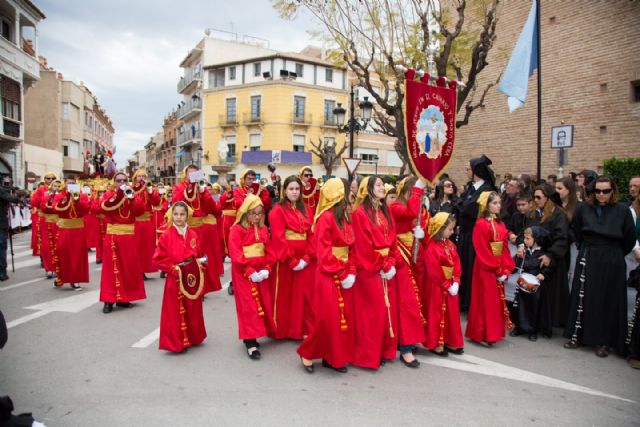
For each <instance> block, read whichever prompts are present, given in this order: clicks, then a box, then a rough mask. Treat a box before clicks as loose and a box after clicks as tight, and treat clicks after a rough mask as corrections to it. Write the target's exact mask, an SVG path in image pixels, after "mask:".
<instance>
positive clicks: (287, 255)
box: [269, 203, 315, 340]
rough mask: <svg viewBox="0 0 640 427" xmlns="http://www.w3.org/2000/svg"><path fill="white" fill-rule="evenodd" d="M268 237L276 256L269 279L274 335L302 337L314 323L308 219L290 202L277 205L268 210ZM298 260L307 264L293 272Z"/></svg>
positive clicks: (311, 246)
mask: <svg viewBox="0 0 640 427" xmlns="http://www.w3.org/2000/svg"><path fill="white" fill-rule="evenodd" d="M269 225H270V228H271V240H272V242H273V251H274V253H275V256H276V263H275V266H274V270H275V272H274V280H272V281H271V286H272V289H271V300H272V301H273V318H274V322H275V325H276V330H275V333H274V334H273V338H276V339H286V338H289V339H295V340H300V339H302V337H303V335H309V332H310V330H311V327H312V325H313V307H312V304H311V303H312V301H313V288H314V281H313V278H314V274H315V271H314V270H315V265H313V263H312V258H313V252H314V248H313V245H312V243H311V242H312V240H311V239H312V236H311V218H309V217H307V216H305V215H304V214H303V213H302V212H300V211H299V210H298V209H294V208H292V207H291V205H290V204H288V203H287V204H286V205H285V206H282V205H280V204H277V205H275V206H274V208H273V209H272V210H271V212H269ZM300 260H304V261H305V262H306V263H307V264H308V265H307V266H306V267H305V268H304V269H303V270H301V271H293V268H294V267H295V266H297V265H298V263H299V262H300Z"/></svg>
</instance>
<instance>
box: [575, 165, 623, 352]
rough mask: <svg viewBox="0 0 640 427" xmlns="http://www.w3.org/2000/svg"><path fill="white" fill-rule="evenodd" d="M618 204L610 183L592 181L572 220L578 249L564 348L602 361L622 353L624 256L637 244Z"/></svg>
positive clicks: (614, 188) (613, 184) (607, 181)
mask: <svg viewBox="0 0 640 427" xmlns="http://www.w3.org/2000/svg"><path fill="white" fill-rule="evenodd" d="M617 201H618V190H617V187H616V184H615V183H614V181H613V179H611V178H610V177H608V176H600V177H598V178H596V179H595V181H594V186H593V192H592V193H591V194H590V195H589V197H588V198H587V202H586V203H584V204H582V205H580V206H579V207H578V209H577V210H576V213H575V215H574V217H573V227H574V230H575V232H576V237H577V240H578V244H579V247H580V252H579V253H578V262H577V264H576V270H575V273H574V276H573V287H572V289H571V300H570V309H569V318H568V322H567V327H566V328H565V330H564V336H565V337H566V338H570V341H569V342H567V343H566V344H565V345H564V347H565V348H567V349H575V348H577V347H579V346H580V345H588V346H595V347H596V355H597V356H599V357H606V356H607V355H608V354H609V351H610V349H614V350H615V351H616V352H617V353H618V354H619V355H621V356H624V355H625V353H626V344H625V340H626V338H627V289H626V273H627V271H626V264H625V260H624V257H625V255H626V254H628V253H629V252H631V250H632V249H633V248H634V245H636V233H635V227H634V224H633V218H632V216H631V212H630V211H629V208H627V207H626V206H624V205H623V204H621V203H617Z"/></svg>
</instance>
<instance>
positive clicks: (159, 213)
mask: <svg viewBox="0 0 640 427" xmlns="http://www.w3.org/2000/svg"><path fill="white" fill-rule="evenodd" d="M168 210H169V201H168V200H167V199H166V198H164V197H162V198H161V202H160V204H159V205H157V206H154V207H153V226H154V227H155V229H156V247H157V244H158V242H159V240H160V236H161V235H162V233H164V231H165V230H166V229H167V224H166V221H165V219H164V216H165V214H166V213H167V211H168Z"/></svg>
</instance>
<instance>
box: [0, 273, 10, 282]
mask: <svg viewBox="0 0 640 427" xmlns="http://www.w3.org/2000/svg"><path fill="white" fill-rule="evenodd" d="M5 280H9V276H7V274H6V273H5V274H0V282H4V281H5Z"/></svg>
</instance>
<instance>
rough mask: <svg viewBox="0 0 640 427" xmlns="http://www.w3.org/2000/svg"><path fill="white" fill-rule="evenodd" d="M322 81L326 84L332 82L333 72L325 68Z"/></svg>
mask: <svg viewBox="0 0 640 427" xmlns="http://www.w3.org/2000/svg"><path fill="white" fill-rule="evenodd" d="M324 80H325V81H327V82H333V70H332V69H331V68H325V70H324Z"/></svg>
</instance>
